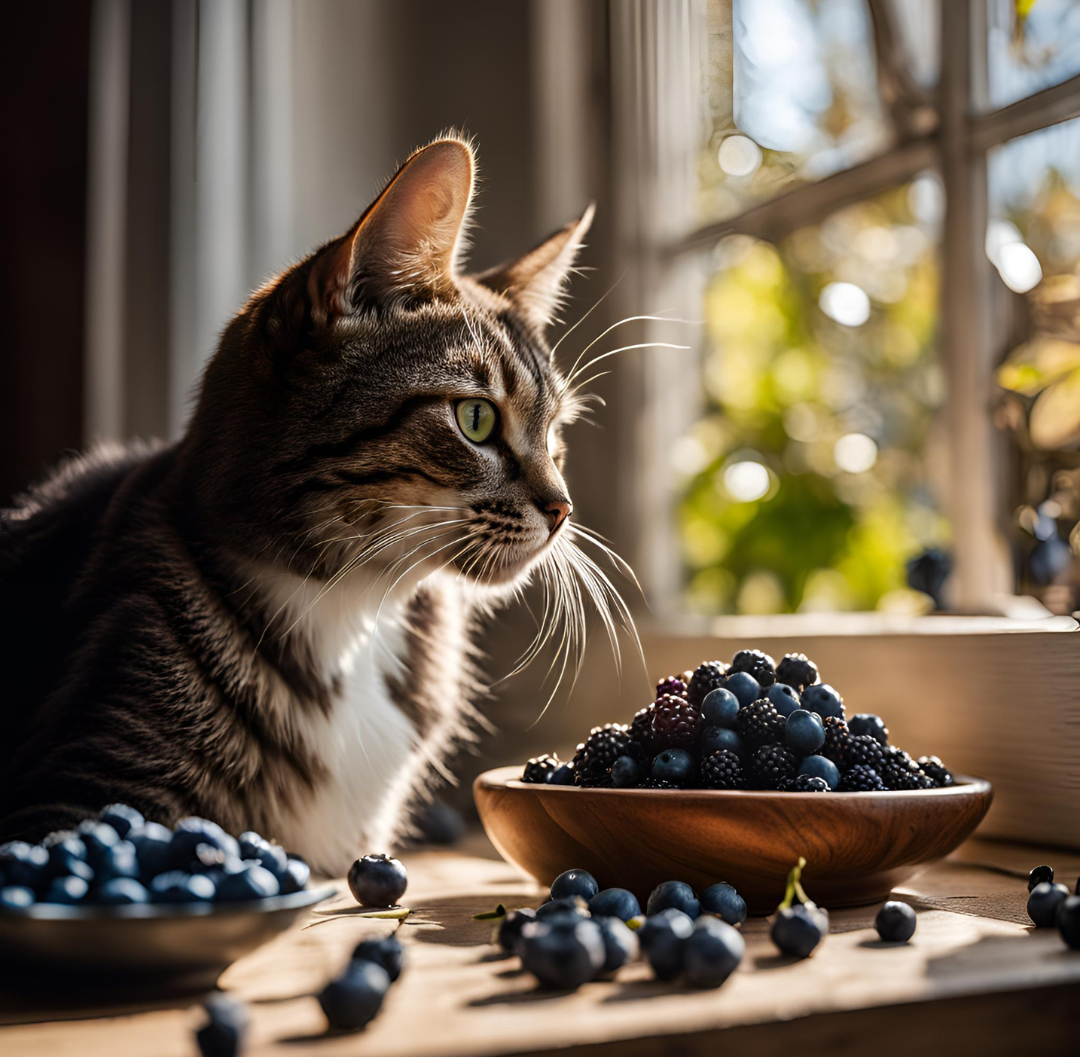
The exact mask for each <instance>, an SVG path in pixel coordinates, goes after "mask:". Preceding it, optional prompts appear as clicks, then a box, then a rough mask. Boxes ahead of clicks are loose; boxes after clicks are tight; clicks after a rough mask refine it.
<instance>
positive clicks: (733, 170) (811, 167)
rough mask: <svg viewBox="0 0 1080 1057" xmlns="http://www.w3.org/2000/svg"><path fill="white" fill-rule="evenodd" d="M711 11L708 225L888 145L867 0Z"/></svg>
mask: <svg viewBox="0 0 1080 1057" xmlns="http://www.w3.org/2000/svg"><path fill="white" fill-rule="evenodd" d="M708 13H709V30H710V32H709V77H710V85H709V120H710V126H711V127H710V130H709V137H708V140H707V144H706V147H705V150H704V152H703V156H702V158H701V163H700V188H701V190H700V196H701V197H700V206H699V211H700V215H701V218H702V220H703V221H709V220H717V219H722V218H725V217H729V216H732V215H734V214H736V213H739V212H741V211H742V210H744V209H746V208H747V207H748V206H750V205H753V204H754V203H755V202H758V201H760V200H762V199H765V198H769V197H772V196H774V195H776V194H779V193H780V192H781V191H784V190H787V189H788V188H789V187H791V186H792V185H793V184H795V183H800V182H805V181H809V180H818V179H820V178H821V177H823V176H827V175H828V174H830V173H832V172H836V171H837V170H840V169H844V168H847V167H848V166H851V165H853V164H854V163H856V162H859V161H862V160H864V159H866V158H868V157H870V156H871V155H873V154H875V153H878V152H880V151H881V150H882V149H883V148H884V147H885V145H886V144H887V143H888V141H889V125H888V122H887V120H886V117H885V114H884V111H883V108H882V104H881V99H880V97H879V94H878V88H877V78H876V66H875V62H874V46H873V30H872V25H871V21H870V13H869V10H868V7H867V4H866V3H865V0H817V2H811V0H710V2H709V9H708Z"/></svg>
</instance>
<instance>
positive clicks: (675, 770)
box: [652, 749, 697, 785]
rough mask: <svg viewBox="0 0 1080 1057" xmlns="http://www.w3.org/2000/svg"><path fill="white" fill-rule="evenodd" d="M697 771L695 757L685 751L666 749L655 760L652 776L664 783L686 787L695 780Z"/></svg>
mask: <svg viewBox="0 0 1080 1057" xmlns="http://www.w3.org/2000/svg"><path fill="white" fill-rule="evenodd" d="M696 770H697V766H696V765H695V763H694V757H693V756H691V755H690V753H688V752H687V751H686V750H685V749H664V751H663V752H662V753H660V755H659V756H657V757H656V759H655V760H653V765H652V776H653V778H659V779H660V780H661V781H664V782H673V783H674V784H676V785H685V784H686V783H687V782H689V781H690V779H691V778H693V776H694V772H695V771H696Z"/></svg>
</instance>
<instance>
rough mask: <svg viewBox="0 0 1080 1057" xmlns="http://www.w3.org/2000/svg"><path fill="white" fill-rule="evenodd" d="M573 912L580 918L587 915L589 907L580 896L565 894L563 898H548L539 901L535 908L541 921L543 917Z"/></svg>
mask: <svg viewBox="0 0 1080 1057" xmlns="http://www.w3.org/2000/svg"><path fill="white" fill-rule="evenodd" d="M564 914H575V915H577V916H578V917H581V918H587V917H588V916H589V907H588V904H587V903H586V902H585V900H584V899H582V898H581V896H567V897H566V898H565V899H549V900H548V901H547V902H546V903H541V904H540V906H539V907H538V908H537V910H536V916H537V918H538V919H540V920H541V921H542V920H543V919H544V918H549V917H555V916H562V915H564Z"/></svg>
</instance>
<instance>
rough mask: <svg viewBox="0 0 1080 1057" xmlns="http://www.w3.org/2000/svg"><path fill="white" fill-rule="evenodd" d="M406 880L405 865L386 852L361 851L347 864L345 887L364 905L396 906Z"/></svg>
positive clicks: (403, 892) (403, 891) (406, 882)
mask: <svg viewBox="0 0 1080 1057" xmlns="http://www.w3.org/2000/svg"><path fill="white" fill-rule="evenodd" d="M407 884H408V876H407V875H406V873H405V867H404V866H402V865H401V863H400V862H399V861H398V860H397V859H393V858H391V857H390V856H388V855H365V856H364V857H363V858H362V859H357V860H356V862H354V863H353V864H352V866H351V867H350V868H349V888H350V889H351V890H352V894H353V898H354V899H355V900H356V901H357V902H358V903H359V904H360V905H361V906H364V907H392V906H397V903H398V900H399V899H401V897H402V896H403V895H404V894H405V887H406V885H407Z"/></svg>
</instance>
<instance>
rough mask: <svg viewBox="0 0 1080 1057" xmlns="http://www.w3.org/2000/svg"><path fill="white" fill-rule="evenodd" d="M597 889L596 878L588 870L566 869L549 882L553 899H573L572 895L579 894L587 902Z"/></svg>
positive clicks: (598, 889) (598, 887) (598, 888)
mask: <svg viewBox="0 0 1080 1057" xmlns="http://www.w3.org/2000/svg"><path fill="white" fill-rule="evenodd" d="M599 891H600V886H599V885H598V884H597V883H596V878H595V877H593V875H592V874H591V873H589V872H588V870H567V871H565V872H564V873H561V874H559V876H558V877H556V878H555V880H554V881H552V882H551V898H552V899H553V900H554V899H573V898H574V896H580V897H581V898H582V899H584V900H585V901H586V902H588V901H589V900H590V899H592V897H593V896H594V895H596V893H597V892H599Z"/></svg>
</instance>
